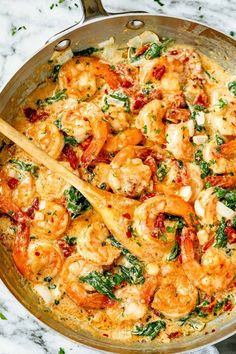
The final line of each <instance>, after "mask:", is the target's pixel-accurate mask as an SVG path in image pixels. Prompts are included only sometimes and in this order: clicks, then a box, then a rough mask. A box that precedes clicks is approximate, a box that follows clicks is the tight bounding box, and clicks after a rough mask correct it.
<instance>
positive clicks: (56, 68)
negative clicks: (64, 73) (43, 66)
mask: <svg viewBox="0 0 236 354" xmlns="http://www.w3.org/2000/svg"><path fill="white" fill-rule="evenodd" d="M60 69H61V65H60V64H58V65H54V67H53V69H52V75H51V77H52V81H53V82H56V81H57V78H58V74H59V71H60Z"/></svg>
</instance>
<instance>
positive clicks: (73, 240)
mask: <svg viewBox="0 0 236 354" xmlns="http://www.w3.org/2000/svg"><path fill="white" fill-rule="evenodd" d="M64 240H65V241H66V243H67V244H68V245H69V246H74V245H76V244H77V237H70V236H68V235H66V236H65V237H64Z"/></svg>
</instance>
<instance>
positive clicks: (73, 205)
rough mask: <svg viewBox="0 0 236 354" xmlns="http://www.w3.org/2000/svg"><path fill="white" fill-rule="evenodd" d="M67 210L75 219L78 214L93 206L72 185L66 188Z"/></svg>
mask: <svg viewBox="0 0 236 354" xmlns="http://www.w3.org/2000/svg"><path fill="white" fill-rule="evenodd" d="M64 196H65V198H66V203H67V210H68V211H69V212H70V213H71V218H72V219H75V218H76V217H77V216H78V215H80V214H82V213H83V212H84V211H86V210H88V209H90V208H91V204H90V203H89V202H88V201H87V199H86V198H85V197H84V196H83V194H82V193H80V192H79V191H78V190H77V189H76V188H75V187H73V186H71V187H70V188H69V189H67V190H65V192H64Z"/></svg>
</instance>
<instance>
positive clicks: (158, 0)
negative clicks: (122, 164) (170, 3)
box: [154, 0, 164, 6]
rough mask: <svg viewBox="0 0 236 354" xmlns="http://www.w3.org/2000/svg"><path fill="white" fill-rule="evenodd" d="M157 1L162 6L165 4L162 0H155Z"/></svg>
mask: <svg viewBox="0 0 236 354" xmlns="http://www.w3.org/2000/svg"><path fill="white" fill-rule="evenodd" d="M154 1H155V2H157V3H158V5H160V6H164V4H163V3H162V2H161V1H160V0H154Z"/></svg>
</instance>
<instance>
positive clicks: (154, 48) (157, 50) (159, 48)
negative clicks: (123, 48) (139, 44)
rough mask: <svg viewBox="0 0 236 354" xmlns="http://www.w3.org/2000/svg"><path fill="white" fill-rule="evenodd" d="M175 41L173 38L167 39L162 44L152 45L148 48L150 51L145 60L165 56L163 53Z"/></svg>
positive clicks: (146, 53)
mask: <svg viewBox="0 0 236 354" xmlns="http://www.w3.org/2000/svg"><path fill="white" fill-rule="evenodd" d="M173 41H174V40H173V39H172V38H167V39H166V40H164V41H163V42H162V43H161V44H157V43H152V44H151V45H150V47H149V48H148V50H147V51H146V52H145V53H144V56H145V58H146V59H153V58H157V57H160V56H161V55H162V54H163V52H164V51H165V50H166V49H167V47H168V46H169V45H170V44H171V43H173Z"/></svg>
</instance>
